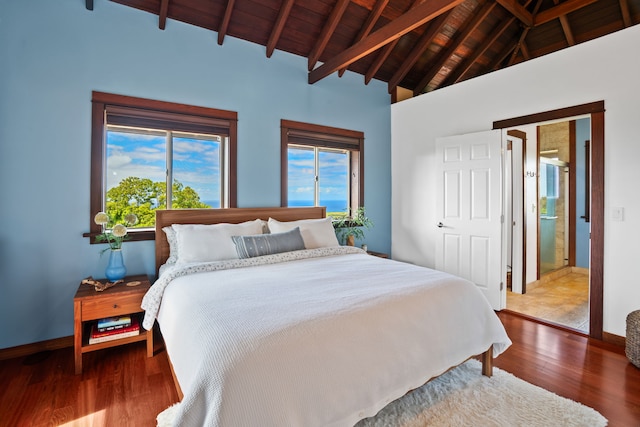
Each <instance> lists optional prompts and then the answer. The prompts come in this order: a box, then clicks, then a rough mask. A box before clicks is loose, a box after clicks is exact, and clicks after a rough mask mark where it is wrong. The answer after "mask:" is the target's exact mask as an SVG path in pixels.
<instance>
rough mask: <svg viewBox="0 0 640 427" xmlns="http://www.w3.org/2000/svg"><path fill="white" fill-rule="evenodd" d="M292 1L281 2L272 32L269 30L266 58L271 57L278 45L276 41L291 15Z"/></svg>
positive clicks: (284, 0)
mask: <svg viewBox="0 0 640 427" xmlns="http://www.w3.org/2000/svg"><path fill="white" fill-rule="evenodd" d="M294 1H295V0H283V1H282V6H280V11H279V12H278V18H277V19H276V23H275V25H274V26H273V30H271V35H269V41H268V42H267V58H271V55H273V51H274V50H275V49H276V46H277V45H278V40H280V35H282V30H284V25H285V24H286V23H287V19H288V18H289V13H291V7H292V6H293V2H294Z"/></svg>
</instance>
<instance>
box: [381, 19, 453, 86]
mask: <svg viewBox="0 0 640 427" xmlns="http://www.w3.org/2000/svg"><path fill="white" fill-rule="evenodd" d="M452 11H453V9H451V10H449V11H448V12H446V13H443V14H442V15H440V16H438V17H437V18H436V19H434V20H433V22H431V23H430V25H429V27H428V28H427V29H426V31H425V32H424V33H423V34H422V36H421V37H420V39H418V41H417V42H416V44H415V45H414V46H413V49H411V52H409V55H407V57H406V58H405V60H404V61H403V62H402V65H400V68H398V69H397V70H396V72H395V73H394V74H393V76H392V77H391V79H389V84H388V89H389V93H393V91H394V90H395V89H396V87H397V86H398V85H399V84H400V82H401V81H402V79H403V78H404V77H405V76H406V75H407V73H408V72H409V71H410V70H411V68H412V67H413V66H414V65H415V63H416V62H417V61H418V59H420V57H421V56H422V54H423V53H424V51H425V50H427V48H428V47H429V45H430V44H431V43H432V42H433V39H434V37H435V36H437V35H438V33H439V32H440V31H441V30H442V27H443V26H444V24H445V23H446V22H447V19H448V18H449V15H451V12H452Z"/></svg>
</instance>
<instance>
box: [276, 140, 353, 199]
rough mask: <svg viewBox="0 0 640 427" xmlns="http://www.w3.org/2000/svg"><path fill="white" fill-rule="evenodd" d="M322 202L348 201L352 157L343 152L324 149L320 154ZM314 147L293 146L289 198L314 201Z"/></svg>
mask: <svg viewBox="0 0 640 427" xmlns="http://www.w3.org/2000/svg"><path fill="white" fill-rule="evenodd" d="M319 160H320V162H319V163H320V164H319V168H320V171H319V177H320V178H319V179H320V202H321V204H322V201H324V200H345V201H346V200H347V191H348V176H347V173H348V164H347V163H348V158H347V155H345V154H344V153H342V152H332V151H320V153H319ZM314 168H315V165H314V153H313V150H305V149H297V148H296V149H289V176H288V186H289V200H292V201H301V200H304V201H313V198H314V197H313V193H314V180H315V172H314Z"/></svg>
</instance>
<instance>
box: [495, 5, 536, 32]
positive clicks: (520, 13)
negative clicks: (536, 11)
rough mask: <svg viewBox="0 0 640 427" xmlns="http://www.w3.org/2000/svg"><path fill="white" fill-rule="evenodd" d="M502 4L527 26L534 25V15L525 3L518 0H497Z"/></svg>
mask: <svg viewBox="0 0 640 427" xmlns="http://www.w3.org/2000/svg"><path fill="white" fill-rule="evenodd" d="M496 1H497V2H498V4H500V6H502V7H504V8H505V9H507V10H508V11H509V12H510V13H511V14H512V15H513V16H515V17H516V18H518V19H519V20H520V21H521V22H522V23H523V24H524V25H525V26H527V27H533V15H532V14H531V12H529V11H528V10H527V9H526V8H525V7H524V6H523V5H521V4H520V3H518V2H517V1H516V0H496Z"/></svg>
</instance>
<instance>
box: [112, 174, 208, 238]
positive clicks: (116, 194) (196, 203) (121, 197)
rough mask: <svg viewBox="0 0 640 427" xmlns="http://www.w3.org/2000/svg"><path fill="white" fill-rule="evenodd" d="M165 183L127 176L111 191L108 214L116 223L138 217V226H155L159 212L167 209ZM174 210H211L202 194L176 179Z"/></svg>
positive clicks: (174, 184)
mask: <svg viewBox="0 0 640 427" xmlns="http://www.w3.org/2000/svg"><path fill="white" fill-rule="evenodd" d="M165 186H166V184H165V183H164V182H153V181H151V180H150V179H148V178H138V177H134V176H130V177H127V178H125V179H123V180H122V181H120V183H119V184H118V185H117V186H116V187H113V188H111V189H110V190H109V191H107V211H106V212H107V214H108V215H109V218H110V219H111V223H112V224H117V223H120V224H122V223H123V222H124V217H125V216H126V215H127V214H130V213H133V214H136V216H137V217H138V224H137V225H136V227H153V226H154V225H155V222H156V214H155V211H156V209H166V206H167V203H166V201H167V192H166V191H165ZM172 191H173V202H172V208H176V209H187V208H210V207H211V206H209V205H207V204H205V203H202V202H201V201H200V196H199V195H198V193H197V192H196V191H195V190H194V189H193V188H191V187H189V186H186V187H185V186H184V185H183V184H182V183H181V182H179V181H177V180H174V182H173V185H172Z"/></svg>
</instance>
